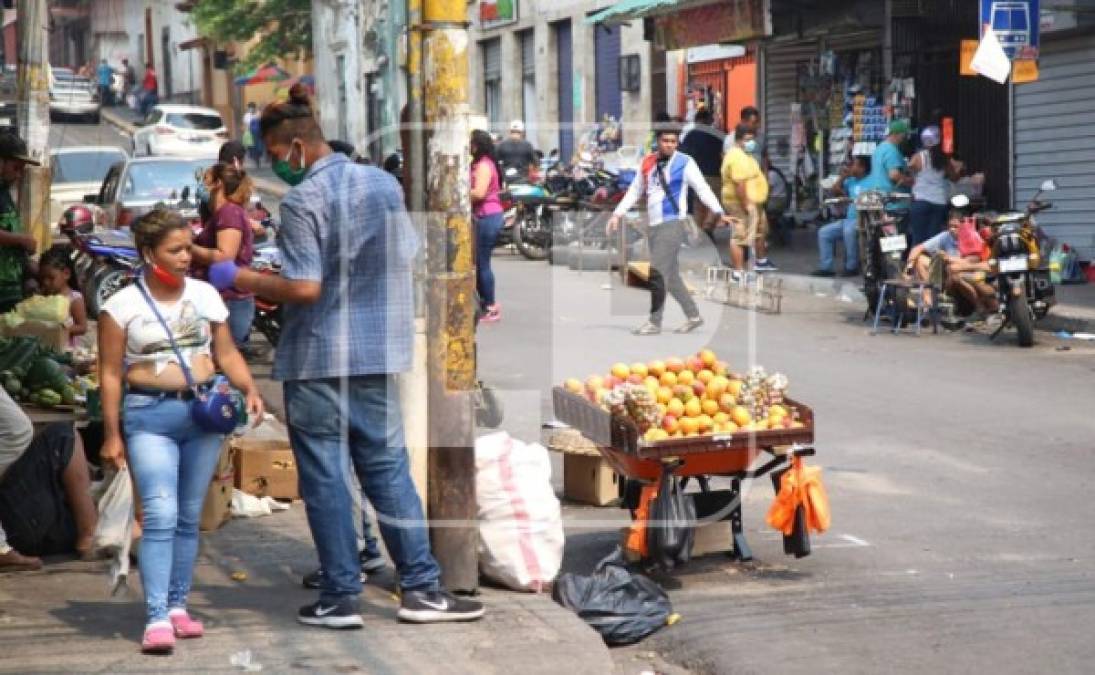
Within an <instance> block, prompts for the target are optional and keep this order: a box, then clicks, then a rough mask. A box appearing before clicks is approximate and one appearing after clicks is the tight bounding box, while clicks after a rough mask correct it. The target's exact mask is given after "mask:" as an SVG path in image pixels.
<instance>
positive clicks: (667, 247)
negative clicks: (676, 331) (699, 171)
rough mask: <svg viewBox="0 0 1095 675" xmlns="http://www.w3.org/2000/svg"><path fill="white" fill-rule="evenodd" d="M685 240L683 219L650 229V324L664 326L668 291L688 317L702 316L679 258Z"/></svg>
mask: <svg viewBox="0 0 1095 675" xmlns="http://www.w3.org/2000/svg"><path fill="white" fill-rule="evenodd" d="M684 240H685V232H684V226H683V224H682V223H681V222H680V221H679V220H671V221H667V222H664V223H661V224H660V225H654V226H651V228H650V322H651V323H653V324H655V325H658V326H660V325H662V314H663V312H664V310H665V296H666V292H667V291H668V293H669V295H672V296H673V299H674V300H676V301H677V302H678V303H680V306H681V309H683V310H684V313H685V315H686V316H687V317H688V318H690V319H693V318H695V317H698V316H699V315H700V310H699V309H697V308H696V302H695V301H694V300H692V294H691V293H689V292H688V287H687V286H685V285H684V279H682V278H681V265H680V257H679V256H680V252H681V244H683V243H684Z"/></svg>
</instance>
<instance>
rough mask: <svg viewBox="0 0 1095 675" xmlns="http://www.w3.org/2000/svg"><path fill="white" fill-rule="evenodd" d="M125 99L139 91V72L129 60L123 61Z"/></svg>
mask: <svg viewBox="0 0 1095 675" xmlns="http://www.w3.org/2000/svg"><path fill="white" fill-rule="evenodd" d="M122 82H123V92H124V94H123V97H124V96H128V95H130V94H133V93H135V90H136V89H137V70H136V69H135V68H134V67H133V64H131V63H130V62H129V59H122Z"/></svg>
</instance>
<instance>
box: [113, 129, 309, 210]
mask: <svg viewBox="0 0 1095 675" xmlns="http://www.w3.org/2000/svg"><path fill="white" fill-rule="evenodd" d="M100 116H101V117H102V119H103V120H104V121H105V122H106V123H108V124H110V125H111V126H113V127H116V128H118V129H119V130H121V131H124V132H125V133H127V134H130V135H131V136H132V135H133V133H134V132H135V131H137V125H136V124H133V123H132V122H128V121H126V120H125V119H123V118H122V117H121V116H120V115H118V114H117V113H115V112H114V111H112V110H105V109H104V110H103V111H102V112H101V113H100ZM251 180H252V181H253V182H254V184H255V188H256V189H257V190H258V191H259V192H262V193H264V194H268V195H271V196H273V197H275V198H277V199H282V198H283V197H285V194H286V193H287V192H289V188H288V187H286V186H284V185H281V184H279V183H275V182H274V181H271V180H268V179H266V178H259V177H257V176H252V177H251Z"/></svg>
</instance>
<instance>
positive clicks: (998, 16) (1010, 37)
mask: <svg viewBox="0 0 1095 675" xmlns="http://www.w3.org/2000/svg"><path fill="white" fill-rule="evenodd" d="M1038 4H1039V0H981V26H982V28H984V26H992V30H993V32H994V33H996V39H998V40H999V41H1000V44H1001V45H1003V47H1004V52H1005V53H1007V55H1008V58H1009V59H1037V58H1038V23H1039V14H1038V10H1039V7H1038Z"/></svg>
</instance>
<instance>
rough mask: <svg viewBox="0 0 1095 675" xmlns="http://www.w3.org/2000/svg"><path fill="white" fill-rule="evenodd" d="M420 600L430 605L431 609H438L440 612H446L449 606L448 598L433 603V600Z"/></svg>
mask: <svg viewBox="0 0 1095 675" xmlns="http://www.w3.org/2000/svg"><path fill="white" fill-rule="evenodd" d="M419 602H421V603H422V604H423V605H425V606H427V607H430V608H431V609H436V610H437V611H439V612H444V611H445V610H446V609H448V608H449V601H448V600H442V601H441V602H439V603H433V602H430V601H429V600H419Z"/></svg>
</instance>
